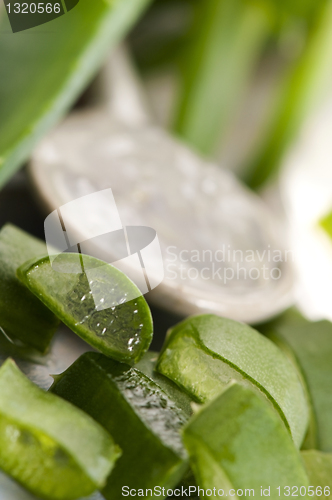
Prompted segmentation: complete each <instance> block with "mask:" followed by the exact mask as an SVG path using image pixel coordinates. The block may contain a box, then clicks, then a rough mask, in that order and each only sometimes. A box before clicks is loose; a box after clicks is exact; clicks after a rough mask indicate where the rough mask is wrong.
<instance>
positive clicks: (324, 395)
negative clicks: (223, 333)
mask: <svg viewBox="0 0 332 500" xmlns="http://www.w3.org/2000/svg"><path fill="white" fill-rule="evenodd" d="M264 331H265V333H266V334H267V335H268V336H270V337H271V339H272V340H274V341H276V342H278V343H279V345H282V344H283V345H284V346H285V348H286V349H287V348H288V349H290V350H291V351H292V353H293V357H294V359H295V360H296V362H297V364H298V366H299V369H300V370H301V372H302V374H303V378H304V380H305V381H306V384H307V387H308V390H309V395H310V400H311V402H312V407H313V414H314V416H315V419H316V424H317V439H318V448H319V449H320V450H322V451H330V452H331V451H332V418H331V415H332V391H331V387H332V361H331V360H332V323H330V322H329V321H318V322H310V321H307V320H306V319H305V318H303V317H302V316H301V315H300V314H299V313H298V312H297V311H293V310H290V311H287V312H286V313H285V314H284V315H282V316H281V317H280V318H279V319H278V320H276V321H273V322H271V323H270V324H268V325H266V326H264Z"/></svg>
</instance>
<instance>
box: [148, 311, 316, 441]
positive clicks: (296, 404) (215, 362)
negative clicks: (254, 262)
mask: <svg viewBox="0 0 332 500" xmlns="http://www.w3.org/2000/svg"><path fill="white" fill-rule="evenodd" d="M157 370H158V371H159V372H160V373H162V374H163V375H165V376H166V377H169V378H170V379H171V380H173V382H175V383H176V384H178V385H179V386H180V387H181V388H182V389H184V390H185V391H186V392H188V393H189V394H190V395H191V396H192V397H194V398H196V400H197V401H198V402H203V403H204V402H206V401H209V400H211V399H212V398H214V397H216V396H217V395H218V394H219V393H220V392H221V391H222V390H223V389H224V388H225V387H226V386H227V384H229V382H230V381H231V380H236V381H238V382H240V383H242V384H245V385H249V386H253V387H255V388H256V389H257V390H259V391H261V392H262V393H264V395H265V396H266V397H267V398H268V400H269V401H270V402H271V404H272V405H273V406H274V408H275V409H276V410H277V412H278V413H279V415H280V416H281V418H282V419H283V420H284V422H285V424H286V426H287V427H289V429H290V431H291V434H292V436H293V439H294V442H295V443H296V446H298V447H299V446H300V445H301V443H302V441H303V438H304V436H305V433H306V430H307V426H308V419H309V408H308V406H307V400H306V397H305V393H304V391H303V388H302V385H301V381H300V379H299V377H298V374H297V372H296V370H295V368H294V367H293V365H292V363H291V362H290V361H289V360H288V359H287V357H286V356H285V355H284V353H283V352H282V351H281V350H280V349H279V348H278V347H277V346H275V345H274V344H273V342H271V341H270V340H268V339H267V338H265V337H264V336H263V335H261V334H259V333H258V332H257V331H256V330H254V329H253V328H250V327H249V326H247V325H244V324H242V323H238V322H236V321H233V320H229V319H226V318H221V317H219V316H215V315H212V314H206V315H202V316H194V317H191V318H188V319H187V320H185V321H183V322H181V323H179V324H178V325H176V326H175V327H174V328H172V329H171V330H170V332H169V333H168V337H167V338H166V342H165V345H164V347H163V350H162V352H161V354H160V357H159V360H158V363H157Z"/></svg>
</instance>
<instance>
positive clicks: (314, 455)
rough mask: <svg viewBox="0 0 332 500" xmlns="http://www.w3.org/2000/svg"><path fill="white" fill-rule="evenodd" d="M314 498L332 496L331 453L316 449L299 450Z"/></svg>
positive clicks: (329, 497)
mask: <svg viewBox="0 0 332 500" xmlns="http://www.w3.org/2000/svg"><path fill="white" fill-rule="evenodd" d="M301 456H302V459H303V461H304V465H305V468H306V471H307V474H308V477H309V482H310V485H311V486H313V490H314V492H315V498H316V499H317V498H319V497H322V498H325V499H326V498H328V499H331V498H332V455H331V454H330V453H322V452H320V451H317V450H308V451H302V452H301Z"/></svg>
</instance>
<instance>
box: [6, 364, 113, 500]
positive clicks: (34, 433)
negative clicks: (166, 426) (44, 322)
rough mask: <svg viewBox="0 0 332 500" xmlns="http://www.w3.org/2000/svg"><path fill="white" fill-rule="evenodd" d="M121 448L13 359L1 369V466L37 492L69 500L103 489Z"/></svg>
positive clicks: (101, 429) (43, 496) (93, 422)
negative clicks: (37, 383)
mask: <svg viewBox="0 0 332 500" xmlns="http://www.w3.org/2000/svg"><path fill="white" fill-rule="evenodd" d="M119 454H120V452H119V449H118V447H117V446H116V445H114V442H113V440H112V438H111V436H110V435H109V434H108V433H107V432H106V431H105V430H104V429H103V428H102V427H101V426H100V425H99V424H97V423H96V422H95V421H94V420H93V419H92V418H91V417H89V416H88V415H86V414H85V413H83V412H82V411H80V410H79V409H77V408H75V407H74V406H72V405H70V404H69V403H68V402H66V401H63V400H62V399H61V398H58V397H56V396H55V395H54V394H50V393H47V392H44V391H43V390H41V389H39V388H38V387H37V386H35V385H34V384H33V383H32V382H30V380H28V379H27V378H26V377H25V376H24V375H23V374H22V373H21V372H20V370H19V369H18V368H17V366H16V365H15V363H14V362H13V361H12V360H10V359H9V360H7V361H6V362H5V364H4V365H3V366H2V367H1V369H0V467H1V469H3V470H4V471H5V472H6V473H7V474H8V475H10V476H12V477H13V478H14V479H15V480H16V481H18V482H20V483H21V484H22V485H23V486H25V487H26V488H27V489H29V490H30V491H31V492H33V493H34V494H36V495H37V496H38V497H42V498H46V499H51V500H53V499H54V500H70V499H75V498H79V497H80V496H85V495H89V494H90V493H92V492H93V491H95V490H96V489H99V488H100V487H102V486H103V485H104V484H105V482H106V478H107V476H108V474H109V473H110V471H111V470H112V468H113V466H114V463H115V461H116V460H117V458H118V456H119Z"/></svg>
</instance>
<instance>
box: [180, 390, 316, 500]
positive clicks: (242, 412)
mask: <svg viewBox="0 0 332 500" xmlns="http://www.w3.org/2000/svg"><path fill="white" fill-rule="evenodd" d="M183 440H184V443H185V446H186V448H187V450H188V452H189V456H190V463H191V466H192V469H193V471H194V474H195V476H196V480H197V483H198V485H199V486H200V487H201V488H204V489H206V490H207V489H212V490H213V488H216V490H219V489H223V490H224V496H225V497H227V496H228V497H229V496H231V497H232V496H233V494H232V493H234V492H230V490H231V489H234V490H235V493H236V492H238V490H242V494H240V493H239V494H238V496H235V498H236V499H237V498H239V496H242V495H243V496H246V497H247V496H251V497H253V496H255V497H261V496H262V494H261V488H263V490H266V489H269V490H270V495H267V496H268V497H269V498H271V499H272V500H274V499H275V500H277V499H278V498H280V497H286V496H287V495H284V494H283V493H284V491H283V487H284V486H298V487H300V486H305V487H306V486H307V485H308V479H307V476H306V472H305V470H304V467H303V464H302V461H301V458H300V454H299V452H298V451H297V449H296V448H295V446H294V443H293V442H292V439H291V437H290V435H289V433H288V432H287V430H286V428H285V426H284V425H283V424H282V422H281V420H280V419H279V418H278V415H277V413H276V412H275V411H273V409H272V408H271V407H270V406H269V405H267V404H266V402H265V401H264V400H263V399H262V398H261V397H260V396H259V395H258V394H257V393H255V392H254V391H252V390H250V389H248V388H245V387H243V386H241V385H239V384H237V383H234V384H231V385H230V386H229V387H228V388H226V389H225V391H224V392H223V393H222V394H221V395H219V396H218V397H217V398H216V399H215V400H213V401H212V402H210V403H208V404H207V405H206V406H204V407H203V408H202V409H201V410H200V411H199V412H198V413H197V414H196V415H195V416H194V417H193V419H192V420H190V421H189V423H188V424H187V426H186V427H185V429H184V432H183ZM278 487H280V491H281V494H280V497H279V492H278V490H277V488H278ZM250 490H253V491H251V492H249V491H250ZM245 492H246V493H245ZM304 498H307V497H306V495H304Z"/></svg>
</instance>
